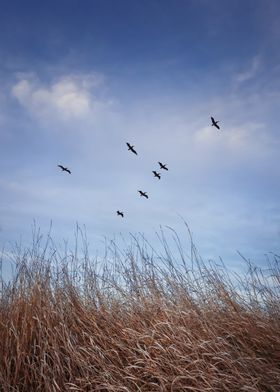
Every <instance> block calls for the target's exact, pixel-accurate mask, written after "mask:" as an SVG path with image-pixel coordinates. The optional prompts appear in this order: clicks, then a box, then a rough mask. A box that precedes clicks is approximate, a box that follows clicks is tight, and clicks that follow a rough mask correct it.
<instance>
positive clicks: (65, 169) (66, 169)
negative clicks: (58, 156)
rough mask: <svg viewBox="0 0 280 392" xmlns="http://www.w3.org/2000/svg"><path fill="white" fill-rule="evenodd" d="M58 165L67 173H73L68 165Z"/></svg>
mask: <svg viewBox="0 0 280 392" xmlns="http://www.w3.org/2000/svg"><path fill="white" fill-rule="evenodd" d="M57 166H58V167H60V169H61V170H62V171H66V172H67V173H69V174H71V172H70V170H69V169H68V168H67V167H64V166H62V165H57Z"/></svg>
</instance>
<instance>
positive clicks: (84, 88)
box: [11, 74, 111, 121]
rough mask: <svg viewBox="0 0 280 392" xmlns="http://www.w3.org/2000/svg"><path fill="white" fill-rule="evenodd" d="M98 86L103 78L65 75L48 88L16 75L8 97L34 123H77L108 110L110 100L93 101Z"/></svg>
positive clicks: (35, 79)
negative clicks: (27, 114) (18, 77)
mask: <svg viewBox="0 0 280 392" xmlns="http://www.w3.org/2000/svg"><path fill="white" fill-rule="evenodd" d="M102 83H103V76H102V75H97V74H87V75H83V74H79V75H66V76H63V77H61V78H60V79H58V80H55V81H52V82H51V83H49V84H45V83H42V82H41V81H40V80H38V79H37V78H36V77H35V76H34V75H30V74H28V75H20V80H19V81H18V82H17V83H16V84H15V85H14V86H13V87H12V90H11V93H12V95H13V96H14V97H15V98H16V99H17V100H18V102H19V103H20V104H21V105H22V106H23V107H24V108H25V109H26V110H27V111H28V112H29V114H31V115H32V116H35V117H36V118H37V119H40V120H43V121H46V120H48V121H50V120H51V119H55V120H60V121H69V120H75V119H77V120H80V119H84V118H87V117H88V116H89V115H91V116H95V115H96V116H97V115H98V114H99V113H100V112H102V111H103V110H105V109H106V108H107V107H108V106H110V104H111V102H110V100H106V99H102V98H97V92H99V91H98V89H99V88H100V87H101V85H102Z"/></svg>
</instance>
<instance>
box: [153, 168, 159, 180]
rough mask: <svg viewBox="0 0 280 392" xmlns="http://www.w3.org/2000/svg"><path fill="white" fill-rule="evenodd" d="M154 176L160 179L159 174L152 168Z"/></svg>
mask: <svg viewBox="0 0 280 392" xmlns="http://www.w3.org/2000/svg"><path fill="white" fill-rule="evenodd" d="M153 173H154V176H155V177H157V178H158V179H159V180H160V174H159V173H157V172H156V171H155V170H153Z"/></svg>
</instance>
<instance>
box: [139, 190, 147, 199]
mask: <svg viewBox="0 0 280 392" xmlns="http://www.w3.org/2000/svg"><path fill="white" fill-rule="evenodd" d="M138 192H139V193H140V196H144V197H146V199H148V198H149V197H148V195H147V192H142V191H138Z"/></svg>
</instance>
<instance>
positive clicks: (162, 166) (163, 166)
mask: <svg viewBox="0 0 280 392" xmlns="http://www.w3.org/2000/svg"><path fill="white" fill-rule="evenodd" d="M158 164H159V166H160V168H161V169H164V170H168V168H167V167H166V164H165V165H164V164H163V163H161V162H158Z"/></svg>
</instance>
